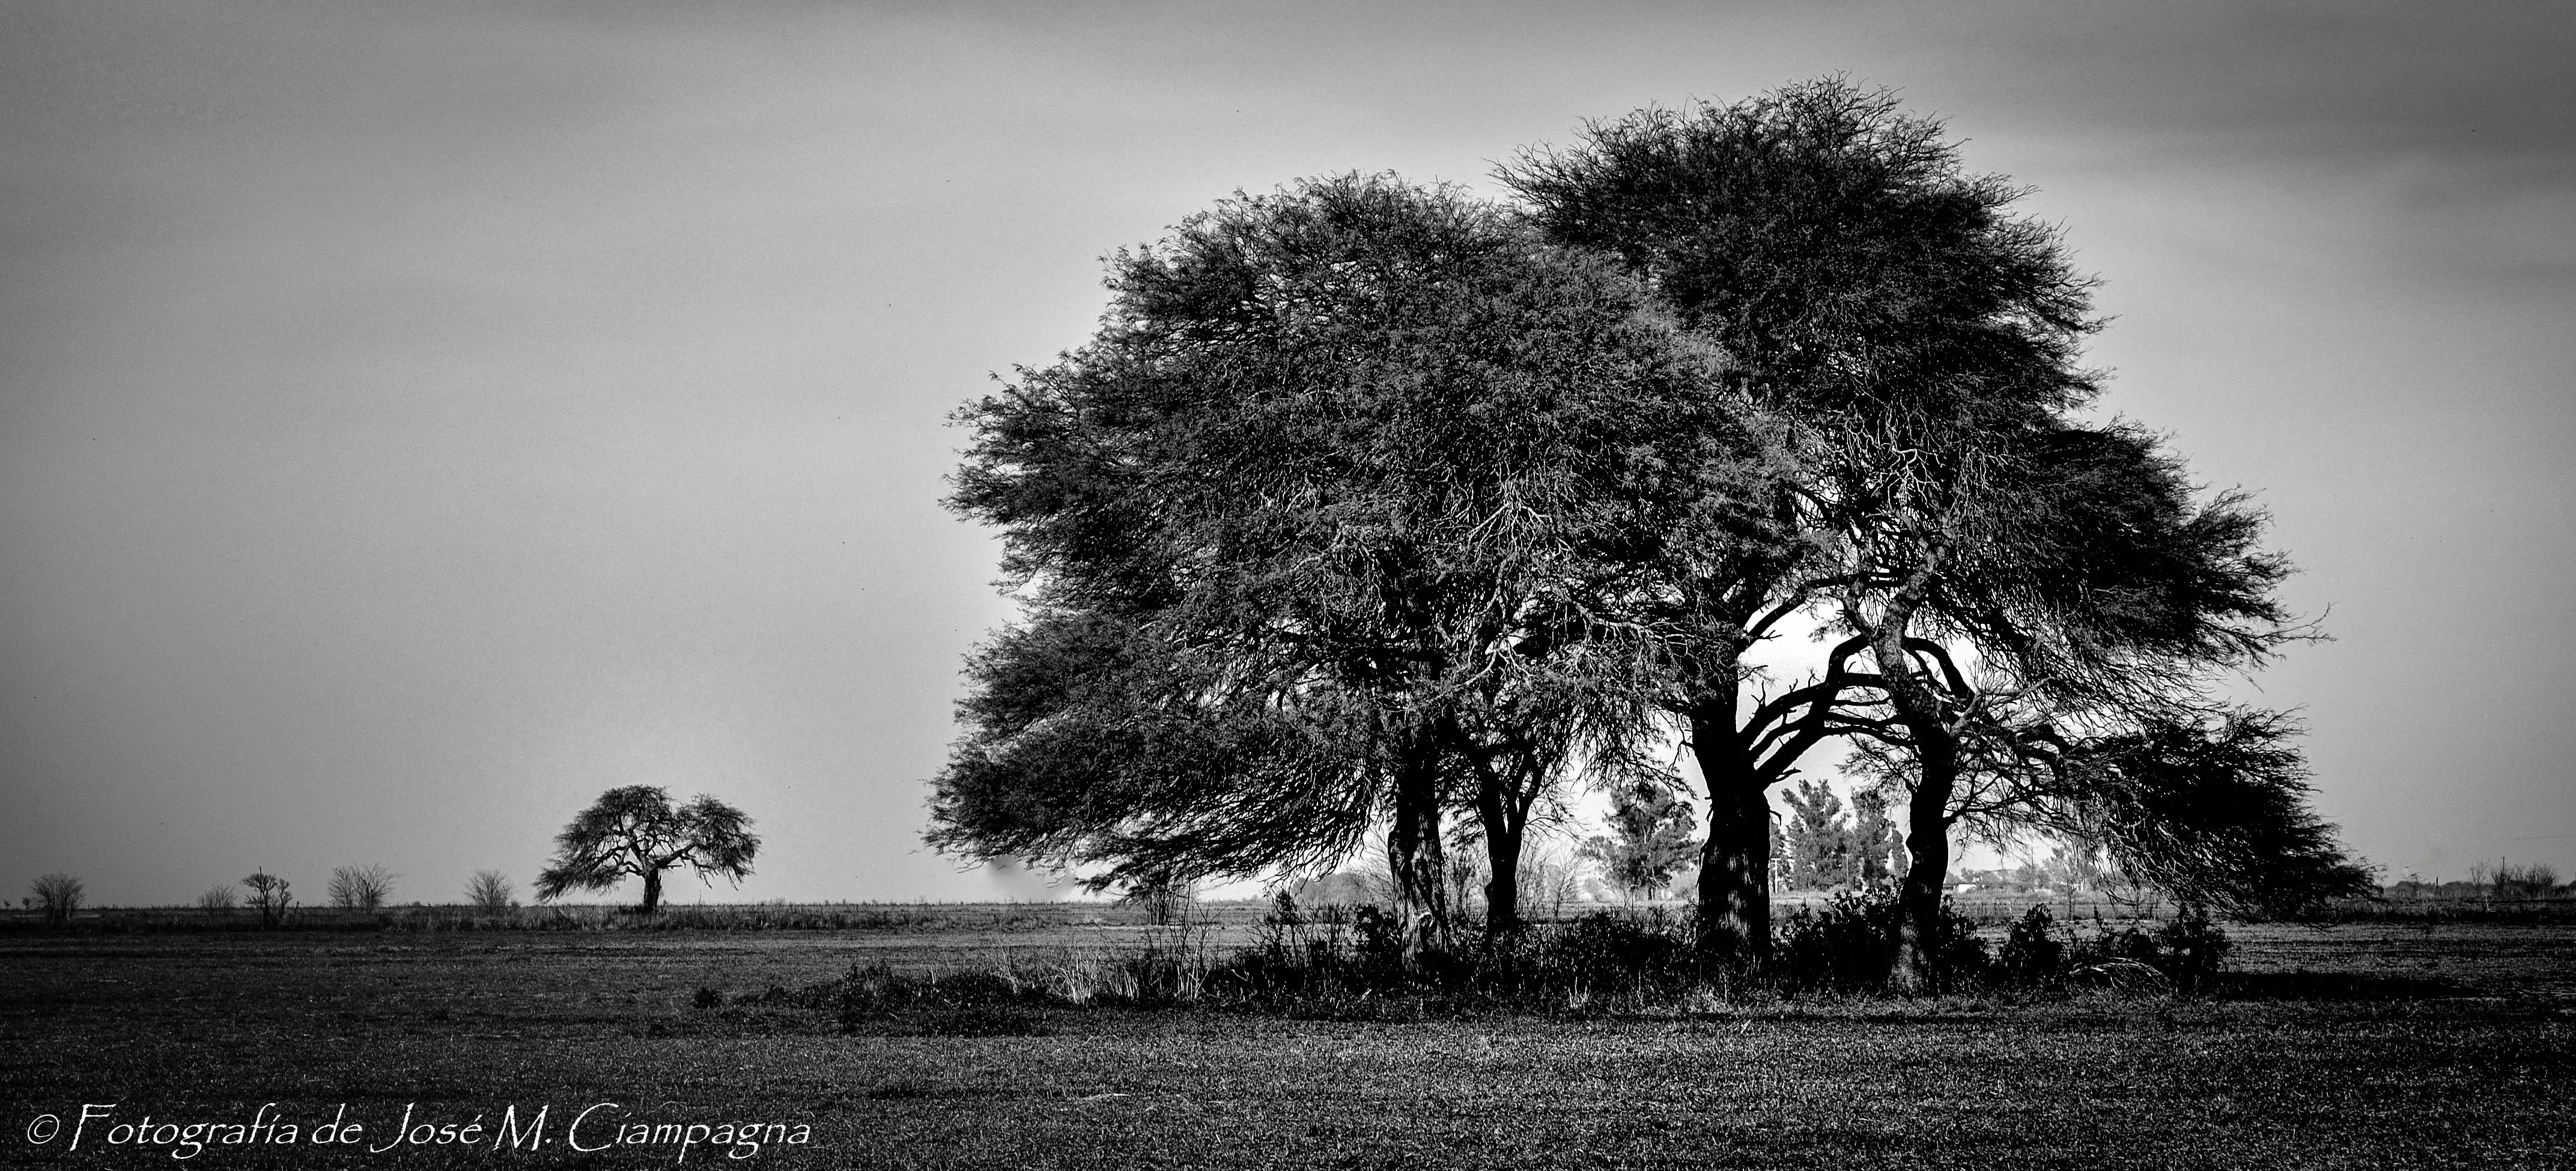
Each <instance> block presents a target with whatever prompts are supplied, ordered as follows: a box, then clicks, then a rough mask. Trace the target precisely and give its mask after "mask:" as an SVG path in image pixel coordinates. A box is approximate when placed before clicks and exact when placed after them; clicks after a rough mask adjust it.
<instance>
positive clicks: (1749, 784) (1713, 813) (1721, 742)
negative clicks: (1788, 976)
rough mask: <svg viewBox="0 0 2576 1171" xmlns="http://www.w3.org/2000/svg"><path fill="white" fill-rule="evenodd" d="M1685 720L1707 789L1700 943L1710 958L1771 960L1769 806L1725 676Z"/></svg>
mask: <svg viewBox="0 0 2576 1171" xmlns="http://www.w3.org/2000/svg"><path fill="white" fill-rule="evenodd" d="M1711 691H1712V694H1710V695H1709V696H1708V697H1706V699H1705V701H1704V702H1702V703H1701V704H1700V705H1699V706H1698V708H1697V709H1696V710H1694V711H1693V712H1692V713H1691V724H1690V742H1691V757H1692V759H1693V760H1694V761H1696V762H1697V763H1698V764H1699V772H1700V776H1701V778H1703V779H1704V780H1705V781H1706V782H1707V785H1708V838H1707V840H1705V841H1703V842H1701V843H1700V850H1699V861H1700V866H1699V940H1700V948H1701V950H1702V952H1703V953H1704V954H1705V955H1707V956H1708V958H1710V959H1712V960H1715V961H1717V962H1720V963H1728V964H1759V963H1762V962H1763V961H1765V960H1768V959H1770V958H1771V802H1770V800H1769V799H1768V798H1766V797H1765V796H1764V795H1763V791H1762V784H1761V782H1760V780H1759V778H1758V777H1757V775H1756V774H1755V772H1754V768H1753V761H1752V760H1751V758H1750V757H1748V756H1747V755H1746V753H1745V750H1744V738H1743V736H1742V734H1741V733H1740V732H1739V731H1738V730H1737V728H1736V726H1735V725H1736V718H1737V717H1736V710H1735V708H1736V683H1735V680H1734V677H1733V672H1732V671H1731V670H1730V671H1729V672H1728V673H1727V674H1726V675H1725V676H1724V682H1723V683H1722V684H1720V685H1718V686H1715V687H1713V688H1712V689H1711Z"/></svg>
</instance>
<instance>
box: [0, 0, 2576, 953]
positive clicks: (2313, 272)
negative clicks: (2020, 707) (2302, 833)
mask: <svg viewBox="0 0 2576 1171" xmlns="http://www.w3.org/2000/svg"><path fill="white" fill-rule="evenodd" d="M2571 17H2576V9H2571V8H2569V6H2567V5H2565V4H2563V3H2529V4H2481V3H2461V4H2446V5H2421V4H2384V5H2375V4H2363V3H2331V4H2280V5H2247V4H2211V5H2189V4H2156V5H2128V4H2092V5H2085V4H2069V3H2064V2H2060V0H2050V2H2045V3H2027V4H2013V3H1988V4H1974V5H1936V4H1918V3H1902V4H1886V5H1868V4H1836V5H1824V4H1811V3H1794V4H1777V5H1762V4H1745V5H1727V4H1673V5H1637V6H1625V7H1623V6H1616V5H1601V4H1588V5H1581V6H1565V7H1562V8H1560V7H1559V6H1554V5H1537V4H1530V5H1523V6H1430V5H1420V6H1407V5H1401V4H1385V3H1369V4H1358V5H1351V6H1347V7H1337V6H1332V5H1317V4H1294V5H1275V4H1274V5H1260V6H1254V5H1236V6H1226V5H1209V4H1186V5H1183V4H1173V5H1167V6H1166V5H1088V4H1085V5H1057V4H1029V5H1024V6H1000V5H995V6H948V5H927V4H924V5H897V4H841V3H834V4H815V5H810V6H806V5H787V4H752V3H741V2H727V3H721V4H714V3H710V4H701V5H686V6H677V5H675V6H670V7H667V8H660V9H656V8H653V7H651V6H647V5H643V4H634V3H617V4H596V5H587V4H585V5H564V4H557V5H547V4H491V5H463V6H460V5H447V4H435V3H425V2H422V0H404V2H402V3H388V4H359V3H348V2H332V3H309V4H307V3H296V4H272V3H249V2H233V3H221V4H198V3H190V4H123V3H104V2H88V0H83V2H78V3H74V2H68V0H66V2H58V3H23V2H15V0H10V2H5V3H0V688H5V692H0V694H5V696H6V699H5V702H0V810H5V813H0V883H6V884H10V887H9V889H8V890H6V891H5V892H0V893H7V894H9V895H10V896H11V897H14V895H15V894H16V893H19V892H18V891H17V889H16V887H17V884H23V883H24V882H26V881H27V880H28V879H29V878H31V877H33V876H34V875H36V874H38V873H40V872H45V871H53V870H68V871H72V872H75V873H77V874H79V875H80V876H82V877H83V878H85V879H86V880H87V881H88V883H89V888H90V890H91V892H92V895H93V897H94V898H98V899H103V900H105V901H108V902H113V903H129V904H130V903H146V902H177V901H184V900H186V899H189V898H192V897H193V896H194V895H195V894H196V893H197V892H199V891H201V890H203V889H205V888H206V887H207V886H210V885H213V884H215V883H218V882H225V881H230V880H234V879H238V878H240V877H241V876H242V875H245V874H248V873H249V872H250V871H251V870H252V869H253V868H255V867H265V868H268V869H270V870H273V871H277V872H280V873H283V874H285V875H287V876H288V877H290V878H291V879H294V880H295V881H296V883H297V888H298V890H299V892H304V893H306V895H307V897H319V896H320V894H321V891H322V887H323V885H324V880H325V879H326V878H327V876H328V874H329V871H330V869H331V867H333V866H335V865H339V864H343V863H351V862H357V863H380V864H383V865H385V866H387V867H390V868H391V869H393V870H395V871H397V872H399V873H400V874H401V875H402V876H403V877H402V879H401V880H400V881H399V882H398V884H397V886H396V889H395V897H396V898H397V899H399V900H410V899H423V900H430V901H440V900H449V899H453V898H455V897H456V896H457V893H458V892H459V891H460V890H461V888H462V885H463V883H464V881H465V878H466V876H467V875H468V874H469V873H470V872H471V871H474V870H477V869H481V868H487V867H489V868H498V869H502V870H505V871H507V872H509V873H510V874H512V875H513V876H515V877H516V878H518V880H519V881H520V883H521V885H522V889H523V890H524V888H525V884H526V882H527V881H528V879H529V878H531V877H532V876H533V875H534V873H535V871H536V870H537V868H538V867H539V866H540V865H541V863H542V862H543V860H544V858H545V856H546V854H547V852H548V845H549V838H550V836H551V834H552V832H553V831H554V830H555V829H557V828H559V827H560V826H561V825H562V824H563V822H564V821H565V820H566V819H567V818H568V817H569V816H570V815H571V814H572V813H573V812H574V811H575V810H577V809H578V808H580V807H581V806H582V805H584V804H586V803H587V802H588V801H589V800H590V799H591V798H593V797H595V796H597V795H598V793H599V792H600V791H601V790H603V789H606V788H608V787H610V786H613V785H619V784H656V785H663V786H667V787H669V788H671V789H673V790H674V791H675V792H678V793H681V794H687V793H694V792H699V791H707V792H712V793H716V794H719V795H721V796H723V797H725V798H727V799H728V800H731V801H733V802H735V803H737V804H739V805H740V806H742V807H743V808H744V809H745V810H747V811H749V812H750V813H751V814H752V815H753V817H754V818H755V819H756V820H757V822H758V829H759V830H760V831H761V832H762V833H763V834H764V836H765V837H766V845H765V846H764V848H763V850H762V852H761V858H760V866H759V873H758V874H757V875H756V876H755V877H754V878H752V879H751V880H750V881H748V882H746V883H745V884H744V886H743V888H742V890H741V892H740V893H739V894H735V893H733V892H726V891H719V892H717V893H716V894H707V893H706V892H703V891H702V890H701V888H699V887H698V886H697V885H696V884H695V883H694V882H684V883H683V884H682V885H680V886H678V887H676V888H674V893H675V894H676V896H677V897H679V898H681V899H683V900H686V899H689V898H693V897H709V898H713V897H723V898H728V899H730V898H794V899H825V898H840V899H906V898H978V897H991V896H992V895H993V894H995V893H996V892H999V891H1002V890H1005V889H1007V888H1006V885H1005V884H1004V883H1003V882H1002V881H1001V880H997V879H996V878H995V877H993V876H992V875H991V874H989V873H986V872H978V873H960V872H958V870H957V869H956V867H955V865H954V864H953V863H952V862H950V861H949V860H946V859H942V858H940V857H938V856H936V855H933V854H930V853H928V852H927V851H926V850H924V849H923V848H922V847H921V845H920V832H921V829H922V827H923V821H924V798H925V795H926V788H925V780H926V778H928V777H929V776H931V775H932V774H933V773H934V772H935V771H936V770H937V768H938V767H939V764H940V762H941V760H942V758H943V756H944V753H945V750H946V745H947V743H948V740H949V738H950V736H951V733H952V727H951V723H950V704H951V702H952V701H953V699H954V698H955V696H956V694H957V691H958V686H959V681H958V674H957V672H958V667H959V662H960V658H961V656H962V654H963V653H964V652H965V651H966V649H967V648H968V647H969V646H970V645H971V644H972V643H974V642H975V641H976V640H977V639H978V638H979V637H981V636H982V635H983V633H984V632H985V631H987V630H988V629H990V628H991V627H993V626H995V625H996V624H998V623H999V622H1001V621H1003V620H1004V619H1005V618H1006V617H1007V616H1008V614H1009V609H1008V607H1007V605H1006V604H1005V603H1004V602H1003V601H1002V600H1001V599H1000V598H999V597H997V596H996V594H995V593H994V591H993V590H992V589H991V588H990V585H989V583H990V581H991V579H992V578H993V577H994V576H995V569H994V562H995V555H996V551H997V550H996V546H995V543H994V542H993V540H992V539H991V537H990V535H989V534H986V533H983V532H979V531H978V530H976V529H975V528H973V527H972V526H970V525H967V524H965V523H963V522H961V521H959V520H957V519H956V518H954V517H951V516H950V515H948V514H947V513H945V512H943V511H942V510H941V508H940V507H939V504H938V501H939V498H940V496H941V495H942V493H943V492H944V490H945V489H944V486H943V484H942V476H943V475H944V474H945V473H946V472H947V471H948V470H949V469H950V468H951V467H952V466H953V465H954V463H955V459H956V451H957V449H958V447H959V446H960V444H961V442H962V436H961V435H960V433H958V432H956V431H955V430H953V429H951V428H949V427H948V426H947V425H946V424H945V421H944V420H945V416H946V415H947V413H948V412H949V411H950V410H951V409H953V408H954V407H955V406H956V405H958V404H959V403H960V402H962V401H964V400H965V399H966V398H968V397H969V396H973V395H976V394H979V393H981V392H982V391H983V390H984V389H985V387H986V386H987V385H989V384H988V381H987V380H988V377H989V376H990V375H991V374H992V373H994V372H997V371H1001V372H1006V371H1007V370H1008V369H1009V368H1010V367H1011V366H1013V365H1014V364H1037V363H1043V362H1045V361H1047V360H1048V359H1049V358H1051V357H1052V356H1053V355H1054V354H1055V353H1056V352H1057V351H1059V350H1061V349H1063V348H1065V347H1067V346H1071V345H1073V344H1076V343H1078V342H1079V341H1080V340H1081V339H1083V338H1084V337H1085V336H1086V335H1087V334H1088V332H1089V331H1090V329H1091V327H1092V325H1093V323H1094V321H1095V319H1096V316H1097V314H1098V312H1099V310H1100V308H1101V304H1102V297H1103V294H1102V291H1101V289H1100V286H1099V277H1100V264H1099V259H1098V258H1099V257H1100V256H1101V255H1102V254H1104V253H1107V252H1109V251H1111V250H1112V249H1115V248H1117V247H1119V246H1121V245H1128V244H1135V243H1140V242H1143V241H1147V240H1150V239H1153V238H1155V237H1157V236H1158V235H1160V234H1161V233H1162V232H1163V230H1164V229H1165V228H1166V227H1167V226H1168V225H1170V224H1172V223H1174V222H1175V221H1177V220H1179V219H1180V218H1182V217H1184V216H1186V215H1189V214H1190V213H1192V212H1194V211H1198V210H1201V209H1204V208H1206V207H1207V206H1209V205H1210V203H1212V202H1213V201H1214V200H1216V199H1218V198H1221V197H1223V196H1225V195H1227V194H1228V193H1230V192H1232V191H1235V190H1237V189H1242V190H1247V191H1254V192H1260V191H1266V190H1269V189H1271V188H1273V187H1275V186H1276V185H1278V184H1280V183H1283V182H1285V181H1288V180H1291V179H1295V178H1298V177H1301V176H1310V175H1317V174H1323V173H1328V172H1337V171H1345V170H1353V169H1357V170H1366V171H1376V170H1393V171H1397V172H1401V173H1403V174H1405V175H1407V176H1410V177H1414V178H1417V179H1425V180H1432V179H1439V180H1452V181H1456V182H1460V183H1465V184H1469V185H1473V186H1477V187H1480V188H1483V189H1487V190H1493V189H1494V188H1493V184H1492V183H1491V181H1490V179H1489V178H1488V174H1489V172H1490V171H1491V169H1492V167H1493V165H1494V163H1496V162H1497V161H1500V160H1503V159H1507V158H1509V157H1511V156H1512V154H1513V153H1514V152H1515V151H1516V150H1518V149H1519V148H1522V147H1524V146H1528V145H1533V144H1539V143H1548V142H1565V141H1568V140H1570V139H1571V138H1572V137H1573V135H1574V132H1575V131H1576V130H1577V128H1578V126H1579V124H1580V122H1581V120H1583V119H1586V118H1604V117H1615V116H1617V115H1620V114H1622V113H1624V112H1626V111H1628V110H1631V109H1633V108H1635V107H1637V106H1639V105H1642V104H1646V103H1664V104H1676V103H1681V102H1685V101H1688V100H1691V99H1694V98H1713V99H1717V100H1720V101H1731V100H1734V99H1737V98H1741V97H1744V96H1748V95H1751V94H1753V93H1756V92H1758V91H1761V90H1764V89H1767V88H1770V87H1773V86H1776V85H1779V84H1782V83H1785V82H1790V81H1795V80H1800V79H1805V78H1812V77H1815V76H1818V75H1821V74H1828V73H1837V72H1839V73H1845V74H1848V75H1849V76H1850V77H1852V78H1853V79H1855V80H1857V81H1860V82H1863V83H1867V84H1873V85H1884V86H1889V87H1893V88H1895V89H1897V90H1899V91H1901V93H1902V94H1903V95H1904V98H1905V101H1906V103H1907V106H1908V107H1909V109H1911V110H1912V111H1914V112H1917V113H1923V114H1931V115H1937V116H1939V117H1942V118H1944V119H1946V120H1947V121H1948V124H1949V126H1950V128H1951V130H1952V131H1953V132H1954V133H1955V134H1956V135H1957V136H1959V137H1960V138H1962V139H1964V140H1965V143H1966V145H1965V152H1966V157H1967V158H1968V160H1969V162H1970V163H1971V165H1972V166H1974V167H1975V168H1977V169H1980V170H1990V171H2000V172H2004V173H2007V174H2010V175H2012V176H2014V177H2015V178H2016V179H2018V180H2020V181H2021V182H2023V183H2026V184H2029V185H2031V186H2032V187H2034V188H2036V189H2037V190H2036V193H2035V194H2034V195H2033V196H2032V197H2031V198H2030V200H2029V202H2028V206H2029V208H2030V209H2031V210H2032V211H2033V212H2035V213H2037V214H2039V215H2042V216H2044V217H2046V218H2049V219H2051V220H2054V221H2058V222H2061V223H2062V224H2064V226H2065V228H2066V231H2067V233H2068V239H2069V242H2070V244H2071V245H2072V247H2073V249H2074V251H2075V254H2076V256H2077V257H2078V260H2079V262H2080V264H2081V265H2082V266H2083V267H2085V268H2087V269H2089V270H2091V271H2094V272H2097V273H2099V274H2100V275H2101V276H2102V277H2103V278H2104V280H2105V282H2106V283H2105V285H2104V287H2103V289H2102V292H2101V303H2102V306H2103V307H2104V308H2105V309H2106V310H2107V311H2109V312H2110V313H2112V314H2115V315H2116V316H2117V318H2118V320H2117V321H2116V322H2115V323H2114V324H2113V325H2112V327H2111V328H2110V329H2109V330H2108V331H2107V332H2106V333H2104V334H2103V335H2102V336H2101V337H2100V338H2099V339H2098V341H2097V343H2096V344H2095V346H2094V347H2093V349H2092V352H2091V356H2092V360H2093V361H2094V362H2096V363H2097V364H2100V365H2103V366H2107V367H2110V368H2112V369H2114V370H2115V371H2116V374H2117V377H2116V379H2115V380H2114V382H2113V383H2112V389H2111V392H2110V395H2109V396H2108V398H2107V400H2106V403H2105V406H2106V409H2108V410H2110V411H2115V412H2117V413H2120V414H2123V415H2126V416H2129V417H2131V418H2135V419H2138V420H2140V421H2143V422H2145V423H2147V424H2149V425H2150V426H2153V427H2155V428H2158V429H2160V430H2163V431H2166V432H2168V433H2170V434H2171V435H2172V437H2173V439H2174V442H2175V444H2176V445H2177V447H2178V448H2179V449H2180V450H2181V451H2183V452H2185V453H2187V454H2188V455H2189V456H2190V457H2191V459H2192V465H2193V468H2194V470H2195V472H2196V473H2197V475H2198V477H2199V478H2200V479H2201V480H2202V481H2204V482H2206V483H2209V484H2212V485H2217V486H2226V485H2243V486H2245V487H2247V488H2249V489H2253V490H2255V491H2257V492H2259V493H2260V498H2261V500H2262V501H2263V502H2264V503H2265V504H2266V505H2268V506H2269V507H2270V509H2271V510H2272V512H2273V513H2274V515H2275V517H2276V520H2277V524H2276V527H2275V529H2274V533H2273V537H2274V543H2275V544H2276V545H2277V546H2278V547H2280V548H2283V549H2285V550H2287V551H2288V552H2289V553H2290V554H2291V556H2292V557H2293V558H2294V559H2295V560H2296V561H2297V562H2298V563H2299V565H2300V566H2301V567H2302V570H2303V573H2302V574H2301V576H2299V577H2298V578H2297V579H2295V580H2294V581H2293V583H2292V584H2291V586H2290V588H2289V595H2290V597H2291V599H2292V600H2293V602H2294V603H2295V604H2296V605H2297V606H2298V607H2299V608H2300V609H2302V610H2304V611H2306V612H2309V613H2320V612H2325V611H2327V609H2328V607H2331V614H2330V616H2329V617H2328V620H2327V625H2328V629H2329V630H2330V631H2331V633H2332V634H2333V635H2334V637H2335V639H2336V641H2334V642H2332V643H2330V644H2325V645H2321V646H2316V647H2310V648H2304V649H2301V650H2298V651H2297V652H2295V653H2294V654H2293V655H2292V656H2291V657H2290V658H2289V660H2288V661H2286V662H2285V663H2283V664H2281V665H2280V666H2278V667H2276V668H2275V669H2273V670H2271V671H2269V672H2267V673H2266V674H2265V675H2263V676H2262V677H2261V679H2260V681H2259V686H2260V691H2259V693H2257V692H2255V691H2253V690H2252V689H2251V687H2250V686H2249V687H2248V689H2247V691H2246V694H2248V695H2256V696H2258V697H2259V698H2260V699H2261V700H2262V701H2263V702H2265V703H2269V704H2274V705H2282V706H2299V707H2303V708H2304V709H2305V710H2306V713H2307V718H2308V720H2309V722H2310V725H2311V727H2312V738H2311V740H2310V742H2309V749H2310V752H2311V754H2312V756H2313V759H2314V764H2315V768H2316V773H2317V778H2316V782H2317V786H2318V789H2319V804H2320V805H2321V806H2322V808H2323V810H2324V812H2325V813H2326V814H2327V816H2329V817H2330V818H2332V819H2333V820H2336V821H2338V822H2340V823H2342V824H2343V825H2344V827H2345V829H2346V831H2347V834H2348V837H2349V840H2350V842H2351V844H2352V845H2354V846H2355V847H2356V848H2358V849H2359V850H2360V851H2361V852H2362V853H2364V854H2366V855H2367V856H2368V857H2369V858H2370V859H2371V860H2372V861H2374V862H2377V863H2381V864H2384V865H2386V866H2387V867H2389V868H2390V870H2391V871H2392V873H2393V875H2399V876H2402V875H2403V874H2404V873H2405V872H2407V871H2409V870H2413V871H2419V872H2422V873H2424V874H2426V875H2427V876H2431V875H2433V874H2436V873H2439V874H2441V875H2445V876H2452V877H2457V876H2461V875H2463V874H2464V873H2465V872H2466V871H2467V869H2468V868H2469V866H2470V865H2471V864H2472V863H2473V862H2475V861H2477V860H2479V859H2494V858H2497V857H2499V856H2511V857H2512V858H2514V859H2516V860H2530V861H2543V862H2551V863H2554V864H2556V865H2557V866H2558V868H2559V869H2560V870H2561V871H2562V872H2563V873H2576V785H2571V780H2576V775H2571V774H2576V702H2571V695H2576V621H2571V618H2570V603H2569V600H2568V599H2569V597H2570V594H2571V583H2576V521H2571V519H2570V511H2569V506H2570V504H2571V503H2576V475H2571V471H2570V459H2569V457H2570V455H2571V452H2576V397H2571V391H2576V386H2571V382H2576V374H2571V371H2576V328H2571V323H2576V68H2571V65H2570V63H2571V62H2576V35H2571V29H2576V19H2571Z"/></svg>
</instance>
